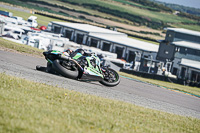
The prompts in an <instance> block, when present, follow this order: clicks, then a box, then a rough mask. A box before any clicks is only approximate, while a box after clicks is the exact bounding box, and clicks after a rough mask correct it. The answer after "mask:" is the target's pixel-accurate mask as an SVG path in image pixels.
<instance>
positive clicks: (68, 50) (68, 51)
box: [65, 49, 73, 55]
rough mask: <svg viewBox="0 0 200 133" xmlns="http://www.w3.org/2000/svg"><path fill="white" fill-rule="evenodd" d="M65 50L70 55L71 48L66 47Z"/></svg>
mask: <svg viewBox="0 0 200 133" xmlns="http://www.w3.org/2000/svg"><path fill="white" fill-rule="evenodd" d="M65 52H67V53H68V54H69V55H70V54H71V53H72V52H73V51H72V50H71V49H67V50H65Z"/></svg>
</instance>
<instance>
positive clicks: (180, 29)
mask: <svg viewBox="0 0 200 133" xmlns="http://www.w3.org/2000/svg"><path fill="white" fill-rule="evenodd" d="M166 29H167V30H171V31H174V32H179V33H185V34H189V35H194V36H199V37H200V32H198V31H193V30H188V29H184V28H166Z"/></svg>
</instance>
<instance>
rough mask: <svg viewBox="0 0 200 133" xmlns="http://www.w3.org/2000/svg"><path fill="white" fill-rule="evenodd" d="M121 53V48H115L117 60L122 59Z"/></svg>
mask: <svg viewBox="0 0 200 133" xmlns="http://www.w3.org/2000/svg"><path fill="white" fill-rule="evenodd" d="M123 51H124V48H123V47H117V46H116V47H115V53H116V54H117V58H118V59H122V56H123Z"/></svg>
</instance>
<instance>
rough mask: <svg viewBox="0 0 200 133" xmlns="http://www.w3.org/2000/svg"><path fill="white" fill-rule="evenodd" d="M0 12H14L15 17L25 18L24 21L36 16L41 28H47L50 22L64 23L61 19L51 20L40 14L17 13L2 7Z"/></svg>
mask: <svg viewBox="0 0 200 133" xmlns="http://www.w3.org/2000/svg"><path fill="white" fill-rule="evenodd" d="M0 10H3V11H8V12H12V13H13V16H20V17H23V18H24V20H27V19H28V17H30V16H31V15H33V16H36V17H37V22H38V23H39V25H40V26H41V25H44V26H47V25H48V23H49V22H50V21H60V22H64V21H63V20H59V19H54V18H50V17H46V16H42V15H38V14H31V13H26V12H21V11H16V10H12V9H7V8H3V7H0ZM65 22H66V21H65Z"/></svg>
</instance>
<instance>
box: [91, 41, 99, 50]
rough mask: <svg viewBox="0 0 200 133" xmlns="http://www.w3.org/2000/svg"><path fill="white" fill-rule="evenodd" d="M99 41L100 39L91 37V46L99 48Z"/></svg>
mask: <svg viewBox="0 0 200 133" xmlns="http://www.w3.org/2000/svg"><path fill="white" fill-rule="evenodd" d="M97 43H98V40H96V39H91V44H90V46H91V47H95V48H97Z"/></svg>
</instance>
